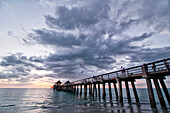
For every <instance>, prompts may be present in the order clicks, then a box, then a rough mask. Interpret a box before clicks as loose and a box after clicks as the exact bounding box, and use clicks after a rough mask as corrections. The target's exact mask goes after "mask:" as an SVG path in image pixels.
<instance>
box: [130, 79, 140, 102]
mask: <svg viewBox="0 0 170 113" xmlns="http://www.w3.org/2000/svg"><path fill="white" fill-rule="evenodd" d="M131 85H132V89H133V93H134V96H135V99H136V103H139V97H138V94H137V91H136V87H135V84H134V81H131Z"/></svg>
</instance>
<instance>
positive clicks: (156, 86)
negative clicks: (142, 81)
mask: <svg viewBox="0 0 170 113" xmlns="http://www.w3.org/2000/svg"><path fill="white" fill-rule="evenodd" d="M153 82H154V84H155V88H156V91H157V94H158V98H159V102H160V104H161V106H162V107H163V108H166V104H165V100H164V98H163V95H162V92H161V88H160V86H159V83H158V80H157V79H153Z"/></svg>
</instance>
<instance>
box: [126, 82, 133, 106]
mask: <svg viewBox="0 0 170 113" xmlns="http://www.w3.org/2000/svg"><path fill="white" fill-rule="evenodd" d="M125 86H126V94H127V99H128V102H129V103H131V102H132V101H131V97H130V91H129V84H128V81H125Z"/></svg>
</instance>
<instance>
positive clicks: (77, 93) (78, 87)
mask: <svg viewBox="0 0 170 113" xmlns="http://www.w3.org/2000/svg"><path fill="white" fill-rule="evenodd" d="M78 93H79V85H77V94H78Z"/></svg>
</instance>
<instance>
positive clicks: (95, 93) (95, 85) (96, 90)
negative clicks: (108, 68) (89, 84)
mask: <svg viewBox="0 0 170 113" xmlns="http://www.w3.org/2000/svg"><path fill="white" fill-rule="evenodd" d="M94 90H95V95H96V97H97V89H96V83H94Z"/></svg>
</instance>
